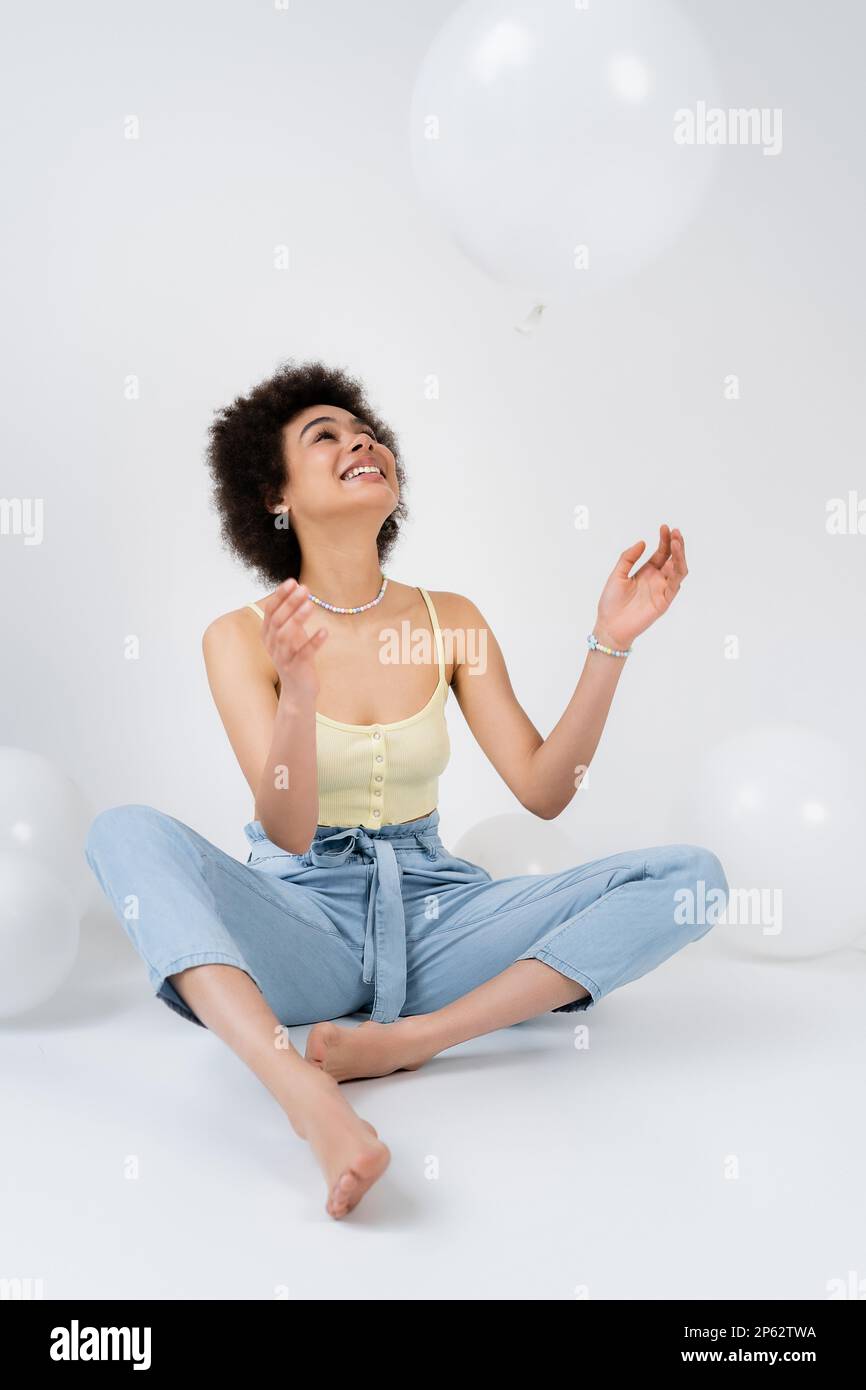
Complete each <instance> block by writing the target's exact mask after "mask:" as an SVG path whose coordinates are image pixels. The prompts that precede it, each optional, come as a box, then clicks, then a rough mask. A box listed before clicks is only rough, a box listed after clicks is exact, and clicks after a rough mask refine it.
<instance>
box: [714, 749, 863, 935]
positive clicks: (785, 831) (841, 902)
mask: <svg viewBox="0 0 866 1390" xmlns="http://www.w3.org/2000/svg"><path fill="white" fill-rule="evenodd" d="M691 823H692V824H693V826H694V835H693V836H692V838H693V839H700V841H701V842H702V843H703V844H705V845H707V846H708V847H709V848H710V849H713V850H714V851H715V852H716V854H718V856H719V858H720V859H721V861H722V864H723V865H724V868H725V872H726V874H727V877H728V883H729V886H730V889H731V899H730V901H729V903H728V911H727V914H726V915H727V919H728V920H727V922H723V923H721V924H720V925H719V927H718V928H717V931H718V933H720V935H721V938H722V939H723V940H725V941H727V942H728V943H729V944H731V945H732V946H733V947H734V948H735V949H737V950H738V951H741V952H742V951H745V952H746V953H748V954H754V955H759V956H764V957H772V958H774V959H778V960H786V959H788V960H791V959H798V958H804V957H808V956H817V955H822V954H824V953H826V952H828V951H832V950H835V949H837V948H838V947H840V946H847V945H852V944H853V943H854V942H855V941H856V940H857V938H858V937H859V936H860V935H862V933H863V931H864V928H866V897H864V895H863V894H862V893H860V892H858V890H857V878H856V866H857V864H858V863H859V862H860V856H861V855H862V854H863V850H864V845H866V783H864V777H863V766H862V760H861V761H860V762H859V764H858V762H857V760H856V759H855V757H854V756H852V752H851V750H850V748H844V747H842V746H841V744H839V743H837V742H836V741H835V740H834V739H831V738H829V737H828V736H827V735H826V734H823V733H821V732H819V731H818V730H815V729H811V728H808V727H804V726H801V725H795V724H784V725H764V726H759V727H756V728H751V729H747V730H744V731H742V732H740V733H736V734H733V735H731V736H730V737H729V738H727V739H725V740H724V741H723V742H721V743H719V744H718V745H716V746H715V747H714V748H713V749H711V750H710V751H709V752H708V753H707V754H706V755H705V756H704V758H703V759H702V760H701V763H700V765H699V767H698V768H697V769H696V776H695V780H694V784H693V787H692V802H691Z"/></svg>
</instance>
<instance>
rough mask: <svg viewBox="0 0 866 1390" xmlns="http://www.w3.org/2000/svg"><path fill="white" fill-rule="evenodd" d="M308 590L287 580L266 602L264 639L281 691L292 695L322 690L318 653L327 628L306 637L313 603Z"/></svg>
mask: <svg viewBox="0 0 866 1390" xmlns="http://www.w3.org/2000/svg"><path fill="white" fill-rule="evenodd" d="M309 592H310V591H309V589H308V588H307V587H306V585H305V584H299V583H298V582H297V580H296V579H287V580H285V582H284V583H282V584H281V585H280V587H279V588H278V589H277V591H276V593H275V594H273V595H272V596H271V598H269V599H266V600H265V603H264V610H265V620H264V622H263V623H262V633H261V636H262V641H263V643H264V645H265V650H266V651H267V653H268V656H269V657H270V658H271V661H272V662H273V663H274V666H275V667H276V670H277V675H278V676H279V678H280V688H281V693H283V694H287V695H288V696H289V698H298V699H310V698H313V697H315V696H316V695H317V694H318V693H319V678H318V675H317V674H316V659H315V654H316V652H317V651H318V649H319V647H321V646H322V644H323V642H324V641H325V639H326V638H327V636H328V634H327V631H326V630H325V628H323V627H320V628H318V629H317V630H316V631H315V632H314V633H313V635H312V636H311V637H308V636H307V632H306V629H305V628H304V622H305V621H306V620H307V619H308V618H309V617H310V615H311V612H312V608H313V603H312V600H311V599H310V597H309Z"/></svg>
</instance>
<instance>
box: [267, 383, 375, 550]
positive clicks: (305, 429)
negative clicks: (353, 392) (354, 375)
mask: <svg viewBox="0 0 866 1390" xmlns="http://www.w3.org/2000/svg"><path fill="white" fill-rule="evenodd" d="M283 454H284V457H285V459H286V464H287V475H288V483H287V487H286V490H285V492H284V494H283V506H284V507H285V506H288V508H289V511H290V515H291V520H292V522H293V523H294V525H295V527H296V529H298V525H299V523H300V527H301V528H303V521H304V518H305V517H309V518H311V519H312V518H314V519H316V520H321V519H324V518H326V517H328V516H330V515H335V514H338V515H345V514H347V513H352V511H353V510H354V511H359V510H360V511H361V512H362V513H363V514H364V515H369V516H370V517H371V519H373V520H375V519H378V522H379V525H381V523H382V522H383V521H384V520H385V518H386V517H387V516H390V514H391V512H392V511H393V510H394V508H395V507H396V506H397V503H398V501H399V498H400V485H399V482H398V480H397V465H396V462H395V459H394V455H393V453H392V452H391V450H390V449H389V448H388V447H387V446H386V445H385V444H381V443H380V442H379V441H378V440H377V439H376V436H375V434H374V432H373V429H372V427H371V426H370V425H369V424H367V422H366V421H365V420H359V419H358V418H357V416H354V415H351V414H350V413H349V411H348V410H344V409H343V408H342V407H341V406H330V405H313V406H308V407H307V409H305V410H302V411H300V413H299V414H298V415H296V416H295V418H294V419H293V420H290V421H289V423H288V424H287V425H286V426H285V427H284V429H283Z"/></svg>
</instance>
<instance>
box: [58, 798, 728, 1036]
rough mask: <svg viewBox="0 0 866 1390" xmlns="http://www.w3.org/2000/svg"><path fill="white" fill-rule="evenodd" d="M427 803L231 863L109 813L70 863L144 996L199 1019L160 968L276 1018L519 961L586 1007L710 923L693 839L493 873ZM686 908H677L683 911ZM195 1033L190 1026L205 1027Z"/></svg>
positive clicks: (386, 1005)
mask: <svg viewBox="0 0 866 1390" xmlns="http://www.w3.org/2000/svg"><path fill="white" fill-rule="evenodd" d="M438 825H439V813H438V811H432V812H431V813H430V815H428V816H424V817H422V818H420V819H418V820H413V821H406V822H404V823H403V824H402V825H384V826H382V827H380V828H379V829H378V830H366V829H362V828H361V827H358V826H355V827H349V828H347V827H341V826H328V825H320V826H319V827H318V829H317V831H316V834H315V837H314V839H313V842H312V844H311V845H310V848H309V849H308V850H307V851H306V852H305V853H304V854H289V853H287V852H286V851H285V850H282V849H280V848H279V847H278V846H277V845H275V844H273V843H272V841H270V840H269V839H268V838H267V836H266V834H265V832H264V829H263V828H262V825H261V823H260V822H259V821H250V822H249V824H247V825H246V826H245V827H244V833H245V835H246V838H247V840H248V842H249V845H250V851H249V855H248V858H247V860H246V863H241V861H240V860H238V859H235V858H233V857H232V856H231V855H229V854H226V853H224V852H223V851H222V850H220V849H217V847H216V846H215V845H212V844H211V843H210V842H209V841H208V840H206V839H204V837H203V836H201V835H199V834H197V832H196V831H195V830H192V829H191V828H190V827H189V826H188V825H184V824H183V822H182V821H179V820H176V819H175V818H174V817H173V816H169V815H167V814H165V813H164V812H162V811H157V810H154V809H153V808H152V807H150V806H140V805H128V806H115V807H112V808H110V809H108V810H106V811H102V812H100V814H99V815H98V816H97V817H96V818H95V820H94V821H93V822H92V824H91V826H90V830H89V832H88V836H87V843H86V848H85V856H86V858H87V862H88V863H89V865H90V867H91V869H92V870H93V872H94V873H95V875H96V877H97V879H98V880H99V883H100V885H101V886H102V889H103V891H104V892H105V894H106V896H107V897H108V899H109V901H110V902H111V904H112V906H113V907H114V909H115V911H116V913H117V915H118V917H119V919H120V922H121V924H122V925H123V927H124V929H125V930H126V932H127V933H128V935H129V937H130V939H131V940H132V942H133V945H134V946H135V948H136V950H137V951H138V953H139V954H140V956H141V957H142V959H143V961H144V963H145V965H146V966H147V970H148V974H149V977H150V982H151V985H152V987H153V989H154V991H155V992H156V994H157V996H158V997H159V998H160V999H162V1000H163V1001H164V1002H165V1003H166V1004H167V1005H168V1006H169V1007H170V1008H172V1009H174V1010H176V1011H177V1012H178V1013H180V1014H182V1015H183V1017H184V1018H187V1019H189V1020H190V1021H191V1022H193V1023H199V1024H201V1020H200V1019H199V1018H197V1017H196V1015H195V1014H194V1013H193V1011H192V1010H191V1009H190V1008H189V1007H188V1005H187V1004H186V1003H185V1002H184V1000H183V999H182V998H181V997H180V995H179V994H178V992H177V990H176V989H175V988H174V986H173V985H172V983H171V981H170V979H169V978H168V977H169V976H171V975H173V974H176V973H178V972H179V971H181V970H186V969H187V968H188V967H189V966H193V965H203V964H206V963H211V962H219V963H222V964H224V965H234V966H237V967H238V969H240V970H244V971H246V973H247V974H248V975H249V976H250V977H251V978H252V979H253V980H254V981H255V983H256V984H257V985H258V987H259V989H260V990H261V992H262V994H263V995H264V996H265V999H266V1000H267V1002H268V1003H269V1005H270V1007H271V1008H272V1010H273V1012H274V1013H275V1015H276V1016H277V1018H278V1019H279V1021H280V1022H281V1023H283V1024H285V1025H287V1026H291V1025H293V1024H304V1023H315V1022H319V1021H321V1020H323V1019H331V1018H341V1017H344V1016H346V1015H349V1014H354V1013H360V1012H363V1013H364V1014H366V1015H369V1017H370V1018H372V1019H376V1020H377V1021H379V1022H381V1023H390V1022H393V1020H394V1019H396V1018H398V1017H400V1016H401V1015H403V1016H405V1015H407V1014H421V1013H429V1012H430V1011H431V1010H433V1009H438V1008H441V1007H442V1006H443V1005H445V1004H448V1003H450V1002H451V1001H452V1000H453V999H457V998H459V997H460V996H461V995H463V994H466V993H467V992H468V991H469V990H471V989H474V988H475V987H476V985H480V984H482V983H483V982H484V981H485V980H489V979H491V978H492V977H493V976H495V975H498V974H500V973H501V971H503V970H505V969H507V967H508V966H509V965H512V964H513V963H514V962H515V961H518V960H541V961H545V962H546V963H547V964H548V965H550V966H552V967H553V968H554V970H557V971H559V973H560V974H561V975H565V976H567V978H568V979H570V980H576V981H577V982H578V983H579V984H581V985H583V987H584V988H585V989H586V990H587V991H588V992H589V997H587V996H583V997H582V998H580V999H577V1000H575V1001H574V1002H573V1003H570V1004H565V1005H562V1006H561V1007H560V1008H558V1009H555V1010H553V1012H555V1013H561V1012H571V1011H574V1010H582V1009H588V1008H591V1007H592V1006H593V1005H594V1004H597V1003H598V1001H599V999H601V998H603V997H604V995H606V994H609V993H610V992H611V990H613V989H617V988H618V987H619V986H620V985H625V984H628V983H629V981H631V980H636V979H638V978H639V977H640V976H641V975H645V974H646V973H647V971H649V970H653V969H654V968H655V967H656V966H657V965H661V963H662V961H665V960H667V959H668V957H669V956H672V955H673V954H674V953H675V952H676V951H678V950H680V949H681V948H682V947H683V946H685V945H687V944H688V942H690V941H696V940H698V939H699V938H700V937H701V936H704V935H705V934H706V932H708V931H709V929H710V927H711V926H712V925H713V924H714V922H715V921H716V920H717V918H718V911H719V910H720V906H718V910H716V911H715V912H714V911H713V909H712V906H711V910H710V911H709V912H707V911H706V902H707V900H708V896H709V899H710V901H711V904H712V903H713V902H715V903H716V904H717V905H719V904H721V905H723V901H724V899H725V898H726V897H727V892H728V885H727V881H726V879H725V874H724V870H723V868H722V866H721V864H720V862H719V860H718V859H717V858H716V856H715V855H714V854H713V853H711V851H709V850H707V849H703V848H701V847H700V846H698V845H688V844H682V845H679V844H675V845H660V846H655V847H653V848H650V849H638V850H632V851H626V852H624V853H621V854H611V855H608V856H607V857H606V858H604V859H595V860H592V861H590V862H589V863H586V864H578V865H576V866H575V867H574V868H570V869H563V870H562V871H561V872H558V873H552V874H518V875H514V876H512V877H509V878H502V879H492V878H491V876H490V874H489V873H488V872H487V870H486V869H483V868H481V867H480V866H479V865H477V864H472V863H470V862H469V861H468V860H466V859H459V858H457V857H456V856H455V855H453V854H451V853H450V852H449V850H447V849H446V848H445V847H444V845H443V844H442V841H441V839H440V838H439V832H438ZM690 904H691V908H690ZM202 1026H204V1025H203V1024H202Z"/></svg>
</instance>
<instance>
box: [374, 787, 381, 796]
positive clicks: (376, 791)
mask: <svg viewBox="0 0 866 1390" xmlns="http://www.w3.org/2000/svg"><path fill="white" fill-rule="evenodd" d="M373 795H374V796H381V795H382V793H381V792H380V790H379V788H378V787H377V788H376V790H375V791H374V792H373Z"/></svg>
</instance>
